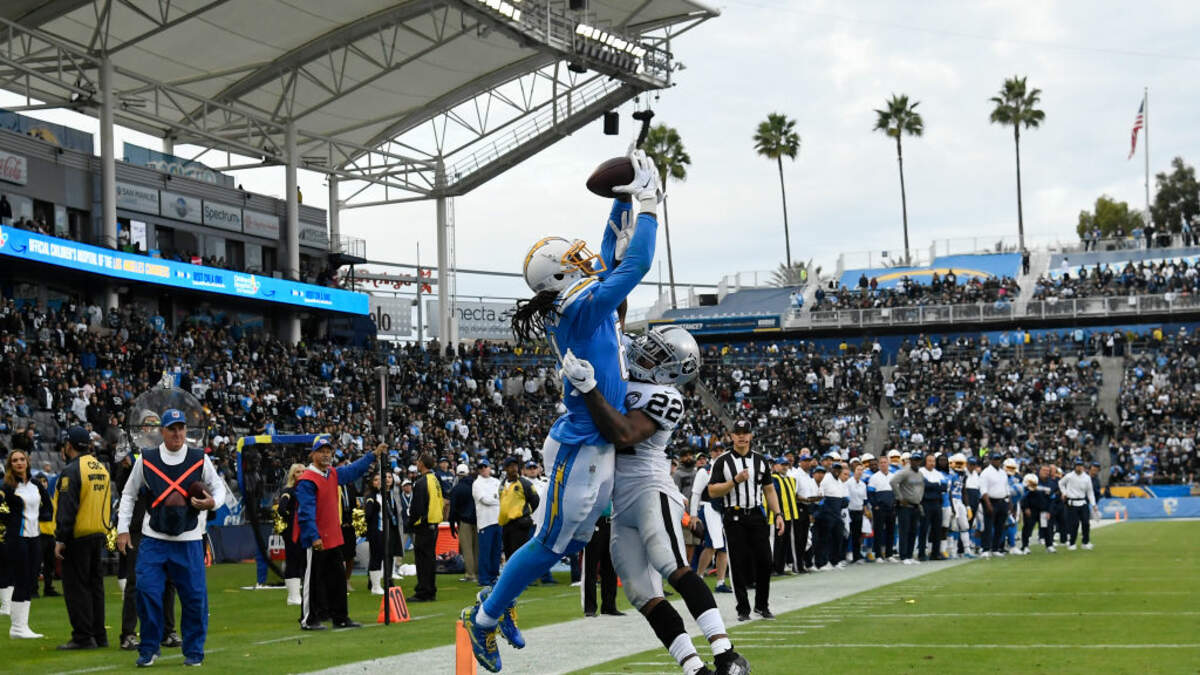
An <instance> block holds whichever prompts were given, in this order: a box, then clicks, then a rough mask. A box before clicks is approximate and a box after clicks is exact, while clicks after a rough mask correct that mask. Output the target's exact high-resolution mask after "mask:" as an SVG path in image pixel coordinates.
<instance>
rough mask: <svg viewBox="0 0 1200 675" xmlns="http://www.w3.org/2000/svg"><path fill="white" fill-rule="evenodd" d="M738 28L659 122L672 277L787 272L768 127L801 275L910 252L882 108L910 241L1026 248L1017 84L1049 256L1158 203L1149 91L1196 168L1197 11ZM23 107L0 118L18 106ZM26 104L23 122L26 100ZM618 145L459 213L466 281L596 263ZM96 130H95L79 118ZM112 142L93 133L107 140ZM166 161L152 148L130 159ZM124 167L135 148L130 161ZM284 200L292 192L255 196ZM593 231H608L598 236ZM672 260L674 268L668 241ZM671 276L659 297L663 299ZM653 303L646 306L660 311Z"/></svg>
mask: <svg viewBox="0 0 1200 675" xmlns="http://www.w3.org/2000/svg"><path fill="white" fill-rule="evenodd" d="M719 6H720V8H721V11H722V15H721V16H720V17H719V18H717V19H715V20H713V21H711V22H709V23H707V24H705V25H703V26H701V27H700V28H698V29H696V30H694V31H692V32H691V33H689V34H687V35H686V36H684V37H683V38H681V39H680V40H678V41H677V42H676V43H674V47H675V52H676V58H677V59H678V60H680V61H682V62H683V63H685V64H686V66H687V69H686V70H684V71H683V72H681V73H678V78H677V80H678V85H677V86H676V87H675V88H673V89H671V90H669V91H665V92H662V94H661V97H660V98H659V99H658V100H657V102H656V103H655V105H654V107H655V110H656V112H657V115H658V117H657V118H656V121H662V122H665V123H667V124H670V125H672V126H674V127H676V128H677V129H678V130H679V132H680V134H681V135H682V138H683V140H684V143H685V145H686V147H687V150H688V152H689V153H690V155H691V158H692V165H691V168H690V171H689V176H688V178H687V180H686V182H682V183H678V184H672V185H671V186H670V188H669V194H670V195H671V201H670V206H671V211H670V215H671V224H672V234H673V237H672V244H673V248H674V259H675V266H676V276H677V279H678V280H679V281H681V282H697V283H702V282H703V283H716V282H717V281H718V280H719V279H720V277H721V276H722V275H724V274H729V273H733V272H737V271H748V270H768V269H771V268H773V267H775V266H776V265H777V264H779V263H780V262H782V260H783V226H782V216H781V211H780V199H779V182H778V175H777V172H776V167H775V165H774V163H773V162H770V161H768V160H766V159H763V158H760V157H758V156H756V155H755V153H754V151H753V146H752V142H751V135H752V134H753V132H754V128H755V126H756V124H757V123H758V122H759V121H760V120H762V119H763V118H764V117H765V116H766V115H767V113H769V112H782V113H784V114H786V115H788V116H789V117H792V118H795V119H796V121H797V125H796V128H797V131H798V132H799V133H800V136H801V138H802V146H801V150H800V155H799V156H798V158H797V159H796V161H794V162H788V163H786V164H785V167H784V171H785V181H786V184H787V193H788V208H789V216H790V220H791V234H792V251H793V258H795V259H810V258H811V259H815V260H816V262H817V264H820V265H824V266H825V267H826V269H830V268H832V266H833V265H834V264H835V262H836V258H837V255H838V253H839V252H857V251H866V250H872V251H875V252H878V251H882V250H889V251H897V250H899V249H901V248H902V234H901V218H900V189H899V180H898V176H897V169H896V156H895V146H894V143H892V142H891V141H890V139H887V138H886V137H884V136H882V135H880V134H878V133H873V132H872V126H873V124H874V121H875V113H874V112H873V109H874V108H878V107H881V106H882V104H883V101H884V99H886V98H887V97H888V96H889V95H890V94H891V93H893V92H895V93H903V94H908V95H909V96H910V97H911V98H914V99H917V100H919V101H920V106H919V108H918V110H919V111H920V112H921V113H922V115H923V116H924V119H925V135H924V137H922V138H913V139H910V138H906V139H905V140H904V143H905V179H906V182H907V188H908V214H909V223H910V238H911V242H912V245H913V247H914V248H918V247H925V248H928V246H929V245H930V243H931V242H933V241H934V240H935V239H944V238H948V237H955V238H957V237H969V236H983V237H988V238H992V239H995V238H998V237H1000V236H1002V235H1009V236H1011V235H1015V234H1016V231H1017V225H1016V181H1015V175H1014V173H1015V170H1014V158H1013V139H1012V132H1011V129H1008V128H1001V127H997V126H993V125H990V124H989V123H988V114H989V112H990V110H991V104H990V102H989V101H988V98H989V97H990V96H992V95H994V94H995V93H996V91H997V90H998V89H999V88H1000V86H1001V84H1002V83H1003V80H1004V78H1005V77H1008V76H1012V75H1014V74H1017V75H1027V76H1028V78H1029V84H1030V85H1031V86H1034V87H1038V88H1040V89H1041V90H1042V108H1043V110H1045V112H1046V121H1045V124H1044V126H1043V128H1041V129H1038V130H1034V131H1030V132H1028V133H1027V134H1025V135H1023V136H1022V145H1021V152H1022V162H1023V163H1022V172H1023V183H1024V198H1025V227H1026V234H1027V236H1028V237H1030V238H1032V239H1033V240H1035V241H1040V240H1047V239H1055V238H1059V239H1063V238H1071V237H1074V225H1075V221H1076V219H1077V215H1078V212H1079V211H1080V209H1084V208H1090V206H1091V204H1092V203H1093V202H1094V200H1095V199H1096V197H1097V196H1099V195H1100V194H1109V195H1111V196H1114V197H1116V198H1118V199H1121V200H1127V201H1129V202H1130V204H1131V205H1133V206H1135V207H1141V205H1142V204H1143V201H1144V196H1143V188H1142V175H1143V168H1142V158H1141V152H1140V147H1139V154H1138V156H1137V157H1136V158H1135V159H1134V160H1132V161H1128V160H1127V159H1126V157H1127V155H1128V152H1129V134H1130V128H1131V126H1132V123H1133V119H1134V116H1135V114H1136V112H1137V107H1138V103H1139V101H1140V100H1141V96H1142V89H1143V87H1149V89H1150V131H1151V157H1150V159H1151V171H1152V172H1155V171H1161V170H1163V169H1164V168H1165V167H1166V165H1167V164H1168V163H1169V161H1170V159H1171V157H1174V156H1176V155H1180V156H1183V157H1184V158H1185V159H1187V160H1188V161H1190V162H1195V161H1196V160H1197V155H1198V154H1200V153H1198V152H1197V149H1198V144H1200V126H1198V125H1197V123H1196V122H1197V120H1198V119H1200V116H1198V115H1197V112H1196V110H1195V108H1196V105H1197V103H1198V102H1200V96H1197V94H1196V88H1197V81H1198V80H1197V76H1196V73H1197V72H1200V48H1198V47H1197V46H1196V35H1197V29H1198V28H1200V3H1191V2H1140V3H1137V4H1136V7H1135V5H1133V4H1130V3H1128V2H1116V1H1111V0H1104V1H1097V2H1086V3H1085V2H1070V3H1067V2H1059V3H1048V2H1040V1H1038V2H1022V1H1017V0H998V1H992V2H971V3H962V2H957V1H955V2H950V1H938V2H935V1H929V2H919V3H897V2H887V1H871V2H854V3H846V2H816V1H809V0H795V1H779V2H775V1H772V0H726V2H724V3H721V4H720V5H719ZM4 100H7V99H0V102H3V101H4ZM9 102H10V103H11V100H9ZM621 112H622V114H623V119H622V130H623V131H625V132H626V133H625V134H623V136H622V137H621V139H620V140H617V139H614V138H613V137H605V136H603V135H602V134H601V129H600V123H599V122H598V121H597V122H596V123H594V124H591V125H589V126H588V127H586V128H584V129H582V130H581V131H579V132H577V133H576V134H575V135H574V136H572V137H570V138H566V139H564V140H563V141H561V142H559V143H558V144H557V145H555V146H554V147H552V148H550V149H549V150H546V151H545V152H543V153H542V154H540V155H538V156H537V157H535V158H533V159H532V160H529V161H527V162H525V163H524V164H523V165H521V166H519V167H517V168H515V169H513V170H511V171H509V172H508V173H506V174H504V175H503V176H501V177H499V178H497V179H494V180H493V181H492V182H490V183H489V184H487V185H485V186H483V187H481V188H479V189H477V190H475V191H474V192H472V193H471V194H469V195H467V196H465V197H462V198H459V199H457V200H456V214H457V225H458V239H457V241H458V256H457V257H458V264H459V265H461V266H463V267H472V268H484V269H494V270H507V271H520V263H521V260H522V258H523V257H524V253H525V251H526V250H527V248H528V246H529V244H530V243H531V242H532V241H534V240H536V239H538V238H540V237H542V236H544V235H546V234H561V235H563V236H568V237H583V238H587V239H589V240H590V241H594V242H596V244H598V239H599V234H600V227H601V225H602V220H603V218H604V216H605V215H606V212H607V205H606V204H605V203H604V202H603V201H601V200H599V199H598V198H595V197H593V196H591V195H590V194H589V193H587V192H586V191H585V190H584V189H583V181H584V179H585V178H586V176H587V174H588V173H589V172H590V170H591V168H592V167H593V166H594V165H595V164H596V163H597V162H598V161H599V160H601V159H603V158H605V157H608V156H611V155H614V154H619V153H620V152H621V151H622V150H623V149H624V146H625V144H626V143H627V142H628V136H629V135H630V134H631V133H632V132H633V130H634V127H633V123H632V121H631V120H630V119H629V118H628V113H629V112H632V106H631V105H627V106H625V108H624V109H623V110H622V111H621ZM42 116H43V117H47V118H54V119H55V120H56V121H62V120H71V123H73V124H75V125H76V126H79V127H83V128H87V127H88V123H87V122H86V121H84V120H82V119H79V118H77V117H72V116H69V114H68V115H64V116H54V115H49V114H47V115H42ZM91 124H92V127H93V128H94V122H93V123H91ZM125 139H128V140H131V141H132V142H138V143H141V144H144V145H149V146H150V147H157V145H156V143H157V141H155V140H153V139H150V138H148V137H144V136H140V135H139V134H136V133H123V134H122V135H121V136H119V137H118V142H120V141H121V140H125ZM118 147H120V146H119V145H118ZM238 180H239V181H241V182H243V183H244V184H245V185H246V187H247V189H252V190H255V191H259V192H264V193H268V194H276V195H280V194H282V192H283V189H282V183H283V177H282V171H280V170H260V171H258V172H254V173H244V174H242V175H240V176H239V177H238ZM300 185H301V187H302V189H303V191H304V194H305V203H309V204H314V205H317V206H322V205H324V202H325V199H326V196H327V192H326V189H325V188H324V186H323V178H322V177H321V176H319V175H317V174H310V173H304V172H302V173H301V177H300ZM589 209H592V210H594V212H595V217H594V218H593V217H587V216H585V215H582V214H586V213H587V211H588V210H589ZM342 229H343V231H344V232H346V233H348V234H353V235H356V236H360V237H364V238H366V239H367V241H368V253H369V257H370V258H372V259H383V260H391V261H397V262H413V261H415V258H416V255H415V245H416V243H417V242H420V244H421V251H422V260H423V261H425V262H432V261H433V260H434V244H435V236H434V229H435V228H434V211H433V206H432V204H415V205H401V206H391V207H380V208H374V209H358V210H354V211H350V212H347V213H346V214H345V215H344V216H343V219H342ZM658 251H659V257H661V258H663V259H664V260H665V256H666V246H665V243H664V242H663V240H662V235H661V231H660V240H659V249H658ZM656 276H657V272H652V273H651V277H652V278H656ZM459 290H460V292H461V293H462V294H465V295H473V294H489V295H499V296H516V295H521V296H523V295H525V294H526V293H525V290H524V287H523V284H521V283H520V282H519V280H501V281H499V282H497V281H496V280H495V279H489V278H481V277H474V276H463V277H461V278H460V280H459ZM652 300H653V291H652V290H650V289H647V290H645V291H642V292H639V294H638V295H637V296H636V297H635V299H634V305H635V306H636V305H648V304H649V303H650V302H652Z"/></svg>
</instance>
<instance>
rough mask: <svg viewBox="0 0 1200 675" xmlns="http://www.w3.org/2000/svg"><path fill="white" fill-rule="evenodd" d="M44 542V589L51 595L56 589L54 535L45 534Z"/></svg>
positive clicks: (43, 536)
mask: <svg viewBox="0 0 1200 675" xmlns="http://www.w3.org/2000/svg"><path fill="white" fill-rule="evenodd" d="M39 539H40V540H41V542H42V589H43V590H44V591H45V592H47V593H49V592H50V591H51V590H52V589H53V587H54V584H53V582H54V563H55V557H54V535H52V534H43V535H42V536H41V537H39Z"/></svg>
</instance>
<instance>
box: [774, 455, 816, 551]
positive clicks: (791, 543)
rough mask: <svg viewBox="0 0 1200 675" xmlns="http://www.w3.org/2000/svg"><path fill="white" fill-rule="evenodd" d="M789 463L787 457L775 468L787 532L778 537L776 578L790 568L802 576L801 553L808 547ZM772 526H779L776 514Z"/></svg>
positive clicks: (775, 479)
mask: <svg viewBox="0 0 1200 675" xmlns="http://www.w3.org/2000/svg"><path fill="white" fill-rule="evenodd" d="M787 470H788V461H787V458H785V457H776V458H775V459H774V460H773V462H772V464H771V482H772V483H773V484H774V485H775V494H777V495H779V508H780V510H782V511H783V513H782V514H780V515H782V516H783V531H782V532H776V533H775V550H774V556H773V557H774V561H773V562H774V570H775V574H776V575H779V574H784V573H785V571H786V569H787V566H788V564H791V566H792V571H794V572H797V573H798V572H799V571H800V565H799V564H798V562H797V561H798V560H799V559H800V556H799V555H798V554H799V553H803V552H804V547H805V545H806V544H807V543H808V532H807V531H802V530H804V529H805V528H801V527H799V525H800V523H799V519H800V504H799V502H797V501H796V479H795V478H792V477H791V476H789V475H787ZM770 522H775V514H771V519H770Z"/></svg>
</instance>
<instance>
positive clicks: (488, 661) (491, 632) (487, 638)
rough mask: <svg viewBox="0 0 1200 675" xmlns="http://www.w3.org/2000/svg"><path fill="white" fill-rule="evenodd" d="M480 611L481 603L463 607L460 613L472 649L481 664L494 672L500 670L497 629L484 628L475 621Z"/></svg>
mask: <svg viewBox="0 0 1200 675" xmlns="http://www.w3.org/2000/svg"><path fill="white" fill-rule="evenodd" d="M478 613H479V605H478V604H476V605H475V606H473V607H468V608H465V609H463V611H462V613H461V614H460V615H459V620H461V621H462V624H463V628H466V629H467V635H468V636H469V637H470V639H471V651H472V652H474V653H475V660H476V661H478V662H479V665H481V666H483V667H484V668H486V669H487V670H490V671H491V672H493V673H498V672H500V648H499V647H497V646H496V632H497V631H496V629H495V628H484V627H483V626H480V625H478V624H477V623H475V615H476V614H478Z"/></svg>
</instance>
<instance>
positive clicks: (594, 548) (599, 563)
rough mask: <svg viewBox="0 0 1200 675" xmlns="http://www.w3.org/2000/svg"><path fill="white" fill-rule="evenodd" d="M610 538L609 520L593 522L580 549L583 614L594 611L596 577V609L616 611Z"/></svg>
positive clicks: (615, 588) (615, 576)
mask: <svg viewBox="0 0 1200 675" xmlns="http://www.w3.org/2000/svg"><path fill="white" fill-rule="evenodd" d="M611 538H612V519H611V518H601V519H600V520H597V521H596V528H595V530H593V531H592V538H591V539H589V540H588V543H587V546H586V547H585V548H584V549H583V563H582V565H583V613H584V614H595V613H596V577H597V576H599V577H600V611H601V612H615V611H617V570H616V568H614V567H613V562H612V553H611V552H610V551H609V550H608V542H609V540H610V539H611Z"/></svg>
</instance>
